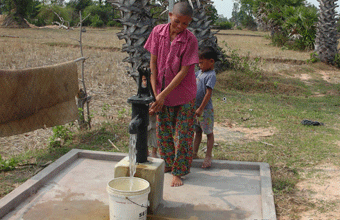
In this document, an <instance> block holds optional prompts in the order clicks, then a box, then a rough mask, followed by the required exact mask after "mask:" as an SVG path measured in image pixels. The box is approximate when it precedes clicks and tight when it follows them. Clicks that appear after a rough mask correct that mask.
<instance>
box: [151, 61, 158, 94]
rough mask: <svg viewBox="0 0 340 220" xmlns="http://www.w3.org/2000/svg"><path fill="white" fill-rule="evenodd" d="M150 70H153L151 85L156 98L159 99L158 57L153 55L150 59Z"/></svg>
mask: <svg viewBox="0 0 340 220" xmlns="http://www.w3.org/2000/svg"><path fill="white" fill-rule="evenodd" d="M150 70H151V76H150V83H151V86H152V91H153V94H154V95H155V98H156V97H157V95H158V94H157V90H156V82H157V74H158V73H157V56H156V55H153V54H151V59H150Z"/></svg>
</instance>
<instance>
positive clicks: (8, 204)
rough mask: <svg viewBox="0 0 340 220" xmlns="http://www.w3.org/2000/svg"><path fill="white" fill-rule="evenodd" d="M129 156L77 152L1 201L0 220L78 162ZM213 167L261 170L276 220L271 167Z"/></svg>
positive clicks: (268, 210)
mask: <svg viewBox="0 0 340 220" xmlns="http://www.w3.org/2000/svg"><path fill="white" fill-rule="evenodd" d="M127 155H128V154H126V153H113V152H105V151H90V150H79V149H73V150H71V151H69V152H68V153H67V154H65V155H64V156H62V157H60V158H59V159H58V160H56V161H55V162H54V163H52V164H50V165H49V166H48V167H46V168H45V169H43V170H42V171H40V172H39V173H38V174H36V175H35V176H33V177H32V178H31V179H29V180H27V181H26V182H25V183H23V184H22V185H21V186H19V187H18V188H16V189H15V190H13V191H12V192H11V193H9V194H8V195H6V196H5V197H3V198H2V199H1V200H0V219H1V218H2V217H4V216H5V215H7V214H8V213H9V212H10V211H11V210H13V209H14V208H15V207H17V206H18V205H20V203H22V202H23V201H25V200H26V199H27V198H28V197H30V196H31V195H32V194H34V193H36V192H37V191H38V190H39V188H40V187H42V186H43V185H44V184H45V183H47V182H48V181H49V180H50V179H52V178H53V177H54V176H56V174H58V173H59V172H61V171H62V170H63V169H65V168H66V167H68V166H69V165H70V164H72V163H73V162H74V161H75V160H77V159H78V158H88V159H94V160H114V161H120V160H121V159H123V158H124V157H126V156H127ZM202 162H203V160H202V159H198V160H194V161H193V162H192V167H200V166H201V165H202ZM212 162H213V166H214V167H215V168H220V169H240V170H259V171H260V176H261V196H262V216H263V219H268V220H269V219H270V220H272V219H275V220H276V212H275V205H274V198H273V192H272V183H271V176H270V167H269V164H267V163H259V162H242V161H220V160H213V161H212Z"/></svg>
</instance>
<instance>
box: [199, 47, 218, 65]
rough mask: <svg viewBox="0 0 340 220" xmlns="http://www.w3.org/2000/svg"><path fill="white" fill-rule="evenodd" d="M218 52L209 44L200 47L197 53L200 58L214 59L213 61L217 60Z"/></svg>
mask: <svg viewBox="0 0 340 220" xmlns="http://www.w3.org/2000/svg"><path fill="white" fill-rule="evenodd" d="M217 56H218V54H217V52H216V50H215V49H214V48H213V47H211V46H207V47H201V48H200V49H199V53H198V57H199V58H200V59H208V60H210V59H214V61H215V62H216V61H218V57H217Z"/></svg>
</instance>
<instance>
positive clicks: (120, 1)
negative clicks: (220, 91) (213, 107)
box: [109, 0, 225, 80]
mask: <svg viewBox="0 0 340 220" xmlns="http://www.w3.org/2000/svg"><path fill="white" fill-rule="evenodd" d="M180 1H187V0H180ZM188 1H189V3H190V4H191V5H192V6H193V8H194V15H193V21H192V22H191V24H190V27H189V28H188V29H189V30H190V31H192V32H193V33H194V34H195V36H196V38H197V40H198V44H199V46H212V47H214V48H215V50H216V51H218V52H219V58H220V60H221V61H219V62H217V64H216V66H217V69H218V67H220V66H221V65H222V63H223V61H224V60H225V59H224V56H223V53H222V52H221V48H220V47H218V45H217V38H216V37H215V36H214V34H215V33H216V32H212V31H211V26H210V23H211V21H209V20H208V18H209V17H208V16H207V14H206V11H205V10H206V8H207V7H209V6H210V5H211V4H212V2H211V1H210V0H188ZM109 2H111V4H112V5H114V6H116V7H118V9H119V10H120V12H121V19H119V21H120V22H121V23H122V25H123V30H122V31H121V32H119V33H118V34H117V36H118V38H119V39H120V40H121V39H124V40H125V44H124V45H123V47H122V51H125V52H127V53H128V54H129V56H128V57H127V58H125V59H124V60H123V61H125V62H128V63H130V64H131V68H130V69H129V71H128V74H129V75H130V76H132V77H133V78H134V79H135V80H137V78H138V77H139V73H138V68H140V67H148V66H149V60H150V54H149V53H148V51H146V50H145V49H144V48H143V46H144V44H145V42H146V40H147V38H148V36H149V35H150V33H151V31H152V28H153V27H154V26H155V24H156V19H154V18H153V17H154V14H152V8H153V7H155V2H156V1H150V0H109ZM160 3H161V5H159V4H158V5H157V7H160V6H163V7H164V6H166V5H167V4H168V2H167V1H160ZM157 13H159V11H157Z"/></svg>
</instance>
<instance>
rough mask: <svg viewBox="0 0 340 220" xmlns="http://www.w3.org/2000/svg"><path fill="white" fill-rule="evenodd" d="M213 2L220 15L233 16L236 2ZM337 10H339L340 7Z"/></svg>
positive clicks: (315, 2)
mask: <svg viewBox="0 0 340 220" xmlns="http://www.w3.org/2000/svg"><path fill="white" fill-rule="evenodd" d="M213 2H214V3H213V5H214V6H215V8H216V10H217V13H218V14H219V15H220V14H223V16H224V17H227V18H231V12H232V10H233V4H234V1H233V0H213ZM307 2H308V3H311V4H313V5H315V6H316V7H319V2H318V1H317V0H307ZM336 10H337V11H338V10H339V8H337V9H336Z"/></svg>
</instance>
